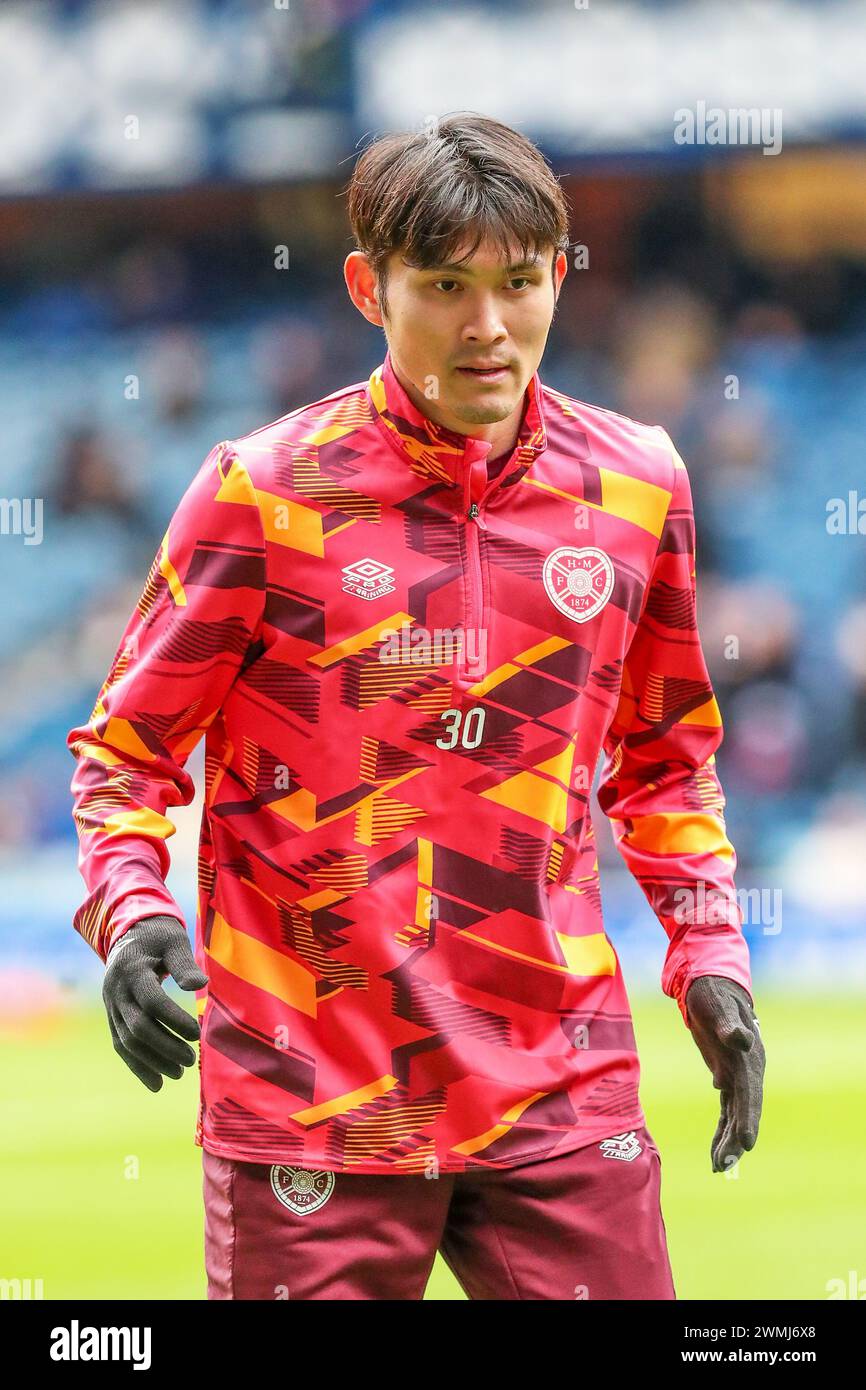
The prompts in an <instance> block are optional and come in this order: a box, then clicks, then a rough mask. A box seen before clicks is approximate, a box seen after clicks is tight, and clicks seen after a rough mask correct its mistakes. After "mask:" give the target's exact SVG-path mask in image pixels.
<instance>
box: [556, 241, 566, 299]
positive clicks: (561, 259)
mask: <svg viewBox="0 0 866 1390" xmlns="http://www.w3.org/2000/svg"><path fill="white" fill-rule="evenodd" d="M554 264H555V267H556V279H555V281H554V292H555V295H556V298H557V299H559V292H560V290H561V289H562V282H563V280H564V279H565V275H566V271H567V270H568V257H567V256H566V254H565V252H564V251H560V252H559V254H558V256H557V257H556V261H555V262H554Z"/></svg>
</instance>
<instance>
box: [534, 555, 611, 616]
mask: <svg viewBox="0 0 866 1390" xmlns="http://www.w3.org/2000/svg"><path fill="white" fill-rule="evenodd" d="M541 578H542V580H543V581H544V587H545V589H546V591H547V596H548V598H549V599H550V601H551V603H553V604H554V605H555V607H556V608H558V609H559V611H560V613H564V614H565V616H566V617H567V618H572V619H573V620H574V622H576V623H588V622H589V620H590V618H594V617H595V616H596V614H597V613H600V612H601V610H602V608H604V605H605V604H606V603H607V601H608V599H609V598H610V596H611V594H612V593H613V580H614V574H613V564H612V562H611V560H610V557H609V556H608V555H605V553H604V551H603V550H599V549H598V548H597V547H596V546H594V545H586V546H583V547H582V548H581V549H578V548H577V547H576V546H573V545H560V546H558V547H557V549H556V550H552V551H551V552H550V554H549V555H548V557H547V559H546V560H545V562H544V568H543V569H542V572H541Z"/></svg>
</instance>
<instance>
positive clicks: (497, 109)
mask: <svg viewBox="0 0 866 1390" xmlns="http://www.w3.org/2000/svg"><path fill="white" fill-rule="evenodd" d="M864 69H866V7H864V5H863V4H862V3H851V2H850V0H825V3H812V4H809V5H805V4H803V5H801V4H795V3H789V2H783V0H775V3H760V4H758V3H756V4H749V3H742V4H738V5H733V6H731V5H727V4H721V3H714V2H713V3H703V0H699V2H698V3H686V4H681V3H673V0H672V2H671V3H656V4H650V3H637V0H633V2H632V3H629V2H628V0H610V3H608V0H591V2H590V3H589V4H587V5H584V4H581V3H579V0H574V3H566V0H556V2H555V3H547V2H546V0H545V2H536V3H516V2H515V3H503V0H499V3H497V4H495V5H491V4H487V3H481V0H473V3H471V4H469V3H466V4H464V3H463V0H455V3H453V4H421V3H403V2H401V0H393V2H392V3H371V2H370V0H286V3H281V2H280V0H269V3H266V2H265V0H211V2H210V3H207V2H206V0H189V2H188V3H185V2H183V0H181V3H171V4H161V3H154V2H152V0H137V3H135V4H128V3H124V2H123V0H115V2H114V3H112V4H97V3H85V2H84V0H80V2H79V0H44V2H43V3H30V4H21V3H6V4H4V5H3V6H2V8H0V80H2V87H3V91H4V98H5V99H4V110H3V116H2V122H0V129H2V138H0V409H2V430H3V450H2V455H0V505H2V508H3V510H2V534H0V586H2V592H3V593H4V594H5V595H6V598H5V601H4V603H3V621H2V624H0V688H2V713H3V718H2V721H0V777H2V785H3V795H2V798H0V865H2V882H3V892H2V895H0V1015H2V1033H3V1061H2V1076H3V1081H2V1087H3V1110H4V1120H5V1123H4V1125H3V1138H2V1139H0V1152H2V1155H3V1175H4V1182H3V1201H2V1207H3V1210H2V1220H0V1229H2V1230H3V1232H4V1234H3V1235H2V1236H0V1276H2V1277H4V1278H27V1277H32V1278H42V1279H43V1280H44V1293H45V1297H47V1298H54V1297H85V1298H92V1297H103V1296H112V1297H118V1296H120V1297H128V1298H142V1297H158V1298H201V1297H203V1293H204V1282H203V1273H202V1254H201V1211H200V1176H199V1161H200V1154H199V1151H198V1150H197V1149H194V1147H193V1145H192V1131H193V1125H194V1111H195V1095H194V1091H195V1077H194V1076H193V1075H191V1074H187V1076H185V1078H184V1080H183V1081H182V1082H179V1083H168V1084H167V1085H166V1086H165V1088H164V1090H163V1092H162V1093H161V1094H160V1095H159V1096H158V1097H153V1096H151V1095H149V1094H148V1093H146V1092H145V1091H144V1090H143V1088H141V1087H140V1085H139V1083H138V1082H137V1081H136V1080H135V1079H134V1078H133V1077H132V1076H131V1075H130V1074H129V1073H128V1072H126V1070H125V1069H124V1068H123V1066H122V1064H121V1063H120V1062H119V1060H118V1059H117V1058H116V1057H115V1055H114V1053H113V1052H112V1050H111V1046H110V1041H109V1036H108V1030H107V1025H106V1024H105V1021H104V1017H103V1016H102V1011H101V1004H100V1003H99V996H98V988H99V981H100V978H101V971H102V967H101V965H100V963H99V962H98V960H97V959H96V957H95V956H93V955H92V953H91V952H90V951H89V949H88V948H87V947H86V946H85V945H84V943H83V942H82V941H81V940H80V939H79V938H78V937H77V935H76V934H75V933H74V932H73V930H72V927H71V917H72V913H73V911H74V909H75V907H76V906H77V905H78V903H79V902H80V900H81V897H82V896H83V885H82V883H81V880H80V878H79V876H78V873H77V868H76V840H75V834H74V827H73V824H72V821H71V817H70V804H71V803H70V796H69V790H68V788H69V779H70V777H71V773H72V758H71V756H70V754H69V753H68V751H67V749H66V746H65V736H66V733H67V731H68V730H69V728H70V727H71V726H72V725H73V724H75V723H77V722H79V721H80V720H81V719H82V717H86V715H87V714H88V713H89V711H90V709H91V707H92V704H93V700H94V698H95V695H96V692H97V690H98V688H99V686H100V684H101V682H102V680H103V678H104V676H105V674H106V672H107V670H108V667H109V664H110V661H111V658H112V655H113V653H114V650H115V647H116V644H117V641H118V638H119V636H120V634H121V632H122V630H123V627H124V625H125V623H126V620H127V617H128V616H129V613H130V612H131V610H132V607H133V605H134V603H135V601H136V599H137V597H138V595H139V592H140V589H141V586H142V583H143V580H144V577H145V575H146V573H147V569H148V566H149V564H150V561H151V559H152V557H153V554H154V552H155V550H156V547H157V545H158V544H159V541H160V540H161V537H162V535H163V532H164V530H165V527H166V525H167V523H168V521H169V519H170V516H171V514H172V511H173V509H174V506H175V505H176V503H177V501H178V500H179V498H180V496H181V494H182V492H183V491H184V489H185V487H186V485H187V482H188V481H189V479H190V478H191V477H192V476H193V474H194V472H195V471H196V470H197V468H198V466H199V465H200V463H201V461H202V459H203V458H204V456H205V454H206V453H207V452H208V450H209V449H210V448H211V446H212V445H213V444H214V443H215V442H217V441H218V440H220V439H224V438H231V437H234V436H238V435H241V434H244V433H246V432H247V431H249V430H250V429H253V428H256V427H257V426H259V425H260V424H263V423H265V422H266V421H269V420H272V419H274V418H277V417H278V416H280V415H282V414H284V413H286V412H287V411H290V410H292V409H294V408H295V407H297V406H300V405H303V404H305V403H307V402H308V401H311V400H314V399H316V398H317V397H319V396H322V395H325V394H327V393H328V392H330V391H333V390H335V389H337V388H338V387H340V386H342V385H344V384H347V383H349V382H353V381H358V380H362V379H363V378H365V377H366V376H368V375H369V373H370V371H371V370H372V368H373V367H374V366H375V365H376V364H377V363H379V362H380V361H381V360H382V357H383V356H384V348H385V344H384V339H383V338H382V336H381V334H380V333H379V332H378V331H377V330H375V329H373V328H371V327H370V325H368V324H367V323H365V322H364V320H363V319H362V318H361V317H360V315H359V314H358V313H357V312H356V311H355V310H354V309H353V308H352V306H351V304H350V302H349V299H348V296H347V294H346V291H345V288H344V285H343V281H342V269H341V268H342V261H343V259H344V257H345V254H346V253H347V252H348V251H349V250H350V249H351V245H352V243H351V239H350V237H349V233H348V223H347V220H346V217H345V206H344V199H343V196H342V190H343V189H344V187H345V183H346V180H347V179H348V176H349V172H350V169H351V165H352V161H353V159H354V157H355V155H356V153H357V151H358V150H359V148H360V145H361V143H362V142H364V141H365V140H367V139H368V138H370V137H371V136H373V135H376V134H379V133H383V132H385V131H387V130H390V129H398V128H407V127H416V128H420V127H421V126H423V124H424V122H425V121H426V120H429V119H430V118H432V117H434V116H435V115H437V114H444V113H445V112H447V111H451V110H456V109H467V108H468V109H472V110H476V111H481V112H484V113H485V114H488V115H492V116H496V117H498V118H500V119H502V120H505V121H508V122H509V123H511V124H514V125H516V126H518V127H519V128H520V129H522V130H523V131H524V132H525V133H526V134H528V135H530V136H531V137H532V138H534V139H536V140H537V141H538V142H539V143H540V144H541V146H542V148H543V149H544V151H545V153H546V154H547V155H548V157H549V158H550V159H551V161H552V163H553V164H554V167H555V168H556V170H557V172H558V173H559V174H560V176H561V177H562V178H563V181H564V184H565V188H566V192H567V195H568V198H569V202H570V205H571V207H572V210H573V222H572V240H573V247H574V254H575V261H574V264H573V265H572V267H571V269H570V271H569V274H568V276H567V277H566V281H565V284H564V287H563V292H562V296H561V299H560V302H559V308H558V311H557V315H556V318H555V320H554V324H553V328H552V331H551V335H550V340H549V345H548V349H547V353H546V355H545V358H544V360H543V362H542V366H541V375H542V378H543V379H544V380H546V381H547V382H549V383H550V384H551V385H552V386H555V387H557V388H559V389H560V390H562V391H565V392H567V393H569V394H571V395H574V396H577V397H578V398H580V399H584V400H588V401H592V402H595V403H597V404H600V405H604V406H607V407H609V408H612V409H614V410H619V411H622V412H624V413H626V414H628V415H632V416H634V417H636V418H637V419H639V420H643V421H648V422H651V423H661V424H663V425H664V426H665V428H666V429H668V430H669V431H670V433H671V435H672V436H673V438H674V440H675V442H676V444H677V446H678V448H679V450H680V452H681V453H682V455H683V457H684V458H685V460H686V462H687V464H688V466H689V471H690V476H691V480H692V487H693V492H694V499H695V509H696V515H697V520H698V582H699V590H700V620H701V631H702V636H703V642H704V647H705V651H706V654H707V659H708V662H709V665H710V668H711V672H712V675H713V678H714V682H715V687H716V691H717V695H718V698H719V702H720V705H721V709H722V714H723V718H724V722H725V729H726V738H725V743H724V745H723V749H722V752H721V754H720V757H719V768H720V772H721V776H722V781H723V784H724V786H725V790H726V793H727V797H728V812H727V820H728V829H729V833H730V835H731V838H732V840H733V841H734V844H735V845H736V847H737V851H738V857H739V872H738V885H739V888H740V891H741V893H742V894H743V898H744V910H745V912H746V933H747V936H748V939H749V943H750V948H751V952H752V961H753V972H754V979H755V988H756V997H757V1003H758V1013H759V1017H760V1018H761V1021H762V1026H763V1029H764V1033H765V1035H766V1037H767V1046H768V1054H769V1067H768V1073H767V1089H768V1095H767V1104H766V1111H765V1119H764V1124H763V1128H762V1133H761V1139H760V1141H759V1144H758V1147H757V1149H756V1150H755V1152H754V1153H753V1154H752V1155H749V1156H747V1158H746V1159H745V1160H744V1162H743V1163H742V1164H741V1165H740V1168H739V1169H738V1170H736V1172H737V1176H736V1179H735V1180H730V1181H728V1180H727V1179H725V1178H722V1177H720V1176H713V1175H711V1173H710V1168H709V1157H708V1153H709V1141H710V1138H711V1136H712V1132H713V1129H714V1127H715V1118H716V1111H717V1095H716V1093H715V1092H714V1091H713V1090H712V1085H711V1081H710V1078H709V1074H708V1073H707V1072H706V1070H705V1068H704V1064H703V1062H702V1061H701V1058H700V1056H699V1054H698V1052H697V1050H696V1049H695V1048H694V1046H693V1044H692V1043H691V1041H690V1039H689V1038H688V1036H687V1034H686V1032H685V1030H684V1029H683V1026H682V1022H681V1019H680V1017H679V1014H678V1011H677V1009H676V1006H675V1005H674V1004H673V1003H672V1001H670V1000H667V999H665V998H664V997H662V996H661V994H660V990H659V984H658V980H659V975H660V971H661V964H662V960H663V955H664V948H665V944H666V943H665V939H664V934H663V932H662V930H661V928H660V927H659V926H658V924H657V923H656V921H655V919H654V918H653V917H652V915H651V914H650V912H649V909H648V907H647V906H646V904H645V902H644V899H643V896H642V894H641V893H640V891H639V890H638V889H637V887H636V885H635V884H634V883H633V882H632V881H631V880H630V879H629V878H628V876H627V875H625V874H624V871H623V868H622V865H621V862H620V861H619V859H618V858H617V855H616V851H615V849H614V848H613V846H612V842H611V839H610V835H609V832H608V830H607V824H606V822H605V819H604V817H603V816H602V815H601V813H600V812H599V811H598V808H597V807H596V815H595V822H596V827H597V830H598V833H599V844H600V853H601V855H602V872H603V878H604V898H605V904H606V911H607V923H608V932H609V935H610V936H611V938H612V940H613V942H614V944H615V946H616V949H617V950H618V952H619V954H620V956H621V958H622V960H623V968H624V971H625V975H626V980H627V982H628V984H629V987H630V992H631V994H632V997H633V1004H634V1011H635V1019H636V1026H637V1032H638V1039H639V1043H640V1046H641V1057H642V1067H643V1077H644V1080H643V1088H642V1095H643V1100H644V1107H645V1109H646V1111H647V1116H648V1120H649V1124H650V1128H651V1129H652V1130H653V1133H654V1135H655V1137H656V1140H657V1142H658V1143H659V1146H660V1148H661V1150H662V1157H663V1162H664V1175H665V1176H664V1188H663V1202H664V1209H665V1216H666V1221H667V1227H668V1233H669V1238H670V1243H671V1253H672V1259H673V1264H674V1273H675V1277H676V1280H677V1288H678V1292H679V1294H680V1296H681V1297H686V1298H687V1297H695V1298H713V1299H716V1298H717V1299H724V1298H732V1297H740V1296H744V1297H749V1298H756V1299H757V1298H770V1297H782V1298H792V1297H806V1298H826V1297H827V1296H828V1281H830V1280H832V1279H834V1278H839V1279H842V1280H846V1281H848V1282H849V1284H851V1281H850V1278H849V1272H850V1271H852V1270H853V1271H855V1274H856V1276H857V1278H856V1279H855V1280H854V1283H853V1284H851V1287H852V1288H853V1287H854V1286H855V1285H856V1286H857V1287H858V1288H859V1287H860V1286H859V1284H857V1280H859V1279H863V1284H862V1292H861V1293H860V1296H861V1297H866V1250H864V1239H863V1229H864V1220H863V1218H864V1212H866V1187H864V1185H866V1178H864V1164H863V1158H862V1155H863V1143H864V1139H866V1131H864V1118H863V1116H864V1113H866V1111H864V1099H866V1097H864V1090H866V1082H864V1069H863V1062H862V1056H863V1047H862V1041H863V1020H864V1015H866V1009H864V1007H863V987H864V982H866V853H864V847H866V549H864V547H866V515H864V518H863V520H862V523H861V525H862V531H858V529H857V509H856V508H857V501H858V500H859V499H860V498H861V497H866V451H864V432H866V144H864V140H866V84H864V81H863V72H864ZM702 101H703V102H705V103H706V105H707V107H712V108H720V109H722V110H729V109H731V108H743V107H754V108H761V109H763V110H765V111H770V112H772V111H778V112H781V116H782V120H783V126H782V129H783V137H784V138H783V146H782V149H781V151H779V152H778V153H774V154H769V153H765V152H764V150H762V149H761V148H760V147H758V146H757V145H755V146H748V147H746V146H744V145H743V144H739V145H736V144H732V143H727V144H710V143H692V144H680V143H678V142H677V140H676V139H675V137H674V126H675V119H674V113H675V112H676V111H677V110H679V109H681V108H687V109H690V110H695V109H696V107H697V104H698V103H699V102H702ZM581 247H585V248H586V251H587V253H588V265H586V266H585V268H578V261H579V260H580V256H579V254H578V253H579V249H580V248H581ZM280 248H286V250H287V260H288V264H287V265H286V266H285V267H284V268H277V266H278V264H279V263H280ZM283 259H286V257H285V255H284V257H283ZM852 494H854V496H853V497H852ZM25 499H30V501H31V502H33V501H34V500H35V499H42V504H43V514H42V515H43V527H42V535H41V539H40V543H38V544H37V543H30V542H29V541H28V539H27V537H26V536H25V535H23V534H21V528H20V527H18V528H16V525H15V517H16V511H15V508H16V505H24V504H25ZM832 499H841V501H842V504H843V506H844V515H845V516H846V517H847V524H845V525H844V527H843V531H842V533H841V534H836V533H834V532H833V529H832V526H831V525H829V524H828V507H830V508H831V509H832V508H833V505H834V504H833V501H832ZM864 513H866V504H864ZM21 515H25V516H26V509H25V511H24V512H23V513H21ZM16 529H17V531H18V533H17V534H16ZM30 539H31V540H34V541H35V534H34V535H32V536H31V538H30ZM732 639H735V640H733V641H732ZM202 753H203V750H202V748H201V747H200V748H199V749H198V750H196V753H195V754H194V755H193V757H192V758H191V760H190V764H189V767H190V770H191V771H192V772H193V774H194V775H195V777H196V781H197V782H200V781H201V776H202V770H203V769H202V764H203V757H202ZM200 813H201V801H200V797H199V798H197V800H196V803H195V804H194V805H193V806H191V807H188V808H183V809H181V810H179V811H177V813H176V815H175V820H176V823H177V826H178V832H177V834H176V835H175V837H174V838H173V840H172V841H171V842H170V847H171V849H172V853H173V868H172V876H171V879H170V884H171V886H172V889H173V891H174V893H175V894H176V896H177V897H178V899H179V901H180V902H181V903H183V904H184V905H185V906H186V907H187V910H188V912H189V914H190V915H189V916H188V921H189V923H190V925H191V924H192V921H193V914H194V874H195V863H196V842H197V833H198V822H199V817H200ZM747 895H748V896H747ZM187 1002H188V1001H187ZM130 1156H135V1157H136V1158H137V1159H138V1160H139V1162H140V1164H141V1176H140V1177H139V1178H138V1180H130V1177H129V1164H128V1160H129V1157H130ZM157 1222H158V1223H159V1226H158V1230H159V1240H160V1242H162V1241H164V1242H165V1245H164V1246H160V1247H159V1248H156V1247H155V1244H154V1235H155V1229H154V1227H155V1223H157ZM121 1242H122V1244H123V1249H124V1252H125V1253H124V1256H123V1258H122V1259H121V1255H120V1248H121ZM744 1271H745V1272H744ZM430 1296H432V1297H438V1298H453V1297H460V1293H459V1290H458V1289H457V1286H456V1285H455V1284H454V1282H453V1280H451V1279H450V1276H448V1274H447V1271H445V1270H444V1269H443V1268H442V1267H441V1266H439V1265H437V1269H436V1271H435V1273H434V1278H433V1281H432V1283H431V1291H430ZM854 1296H857V1295H856V1294H854Z"/></svg>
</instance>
